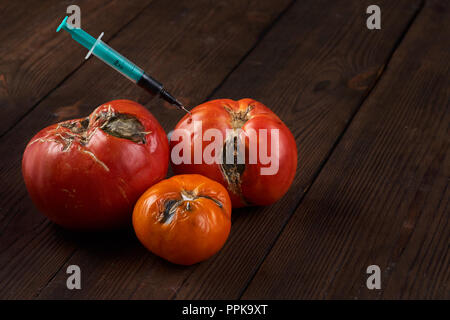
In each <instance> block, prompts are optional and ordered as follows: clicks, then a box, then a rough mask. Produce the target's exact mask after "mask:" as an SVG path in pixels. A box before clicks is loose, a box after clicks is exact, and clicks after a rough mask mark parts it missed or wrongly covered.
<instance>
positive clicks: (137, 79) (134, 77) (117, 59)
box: [56, 17, 190, 113]
mask: <svg viewBox="0 0 450 320" xmlns="http://www.w3.org/2000/svg"><path fill="white" fill-rule="evenodd" d="M67 19H68V17H65V18H64V20H63V21H62V22H61V24H60V25H59V26H58V28H57V29H56V32H59V31H60V30H61V29H64V30H66V31H67V32H69V33H70V35H71V36H72V38H73V39H74V40H75V41H77V42H78V43H80V44H81V45H83V46H84V47H85V48H87V49H88V50H89V52H88V53H87V55H86V57H85V59H87V58H89V56H90V55H91V54H93V55H94V56H96V57H97V58H99V59H100V60H102V61H103V62H104V63H106V64H107V65H109V66H110V67H112V68H113V69H115V70H117V71H119V72H120V73H121V74H123V75H124V76H125V77H127V78H128V79H130V80H131V81H133V82H134V83H136V84H137V85H138V86H140V87H142V88H144V89H145V90H147V91H149V92H150V93H151V94H159V95H160V96H161V98H163V99H164V100H166V101H167V102H169V103H171V104H174V105H176V106H177V107H178V108H180V109H183V110H184V111H186V112H188V113H190V112H189V111H188V110H187V109H186V108H185V107H184V105H183V104H182V103H181V102H180V101H178V100H177V99H176V98H175V97H174V96H173V95H171V94H170V93H169V92H167V91H166V89H164V86H163V85H162V84H161V83H160V82H159V81H157V80H155V79H154V78H152V77H151V76H149V75H148V74H146V73H145V72H144V70H142V69H141V68H139V67H138V66H137V65H135V64H134V63H132V62H131V61H130V60H128V59H127V58H125V57H124V56H122V55H121V54H120V53H118V52H117V51H115V50H114V49H113V48H111V47H110V46H108V45H107V44H106V43H104V42H103V41H102V40H101V38H102V36H103V32H102V33H101V34H100V36H99V37H98V38H97V39H95V38H94V37H92V36H91V35H89V34H88V33H87V32H85V31H84V30H82V29H80V28H74V27H72V26H71V25H69V24H68V23H67Z"/></svg>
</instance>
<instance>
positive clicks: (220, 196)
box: [133, 174, 231, 265]
mask: <svg viewBox="0 0 450 320" xmlns="http://www.w3.org/2000/svg"><path fill="white" fill-rule="evenodd" d="M133 227H134V230H135V232H136V236H137V237H138V239H139V240H140V241H141V243H142V244H143V245H144V246H145V247H146V248H147V249H148V250H149V251H151V252H153V253H154V254H156V255H158V256H160V257H162V258H164V259H166V260H168V261H170V262H172V263H176V264H181V265H192V264H195V263H197V262H200V261H203V260H206V259H208V258H209V257H211V256H212V255H214V254H215V253H216V252H217V251H219V250H220V249H221V248H222V246H223V245H224V243H225V242H226V240H227V238H228V235H229V233H230V228H231V200H230V197H229V195H228V192H227V190H226V189H225V188H224V187H223V186H222V185H221V184H219V183H217V182H215V181H213V180H211V179H208V178H206V177H204V176H201V175H196V174H193V175H178V176H173V177H171V178H169V179H166V180H163V181H161V182H159V183H157V184H155V185H153V186H152V187H150V188H149V189H148V190H147V191H146V192H145V193H144V194H143V195H142V196H141V197H140V198H139V200H138V201H137V203H136V205H135V208H134V211H133Z"/></svg>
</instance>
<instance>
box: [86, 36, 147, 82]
mask: <svg viewBox="0 0 450 320" xmlns="http://www.w3.org/2000/svg"><path fill="white" fill-rule="evenodd" d="M92 54H93V55H95V56H96V57H97V58H99V59H100V60H102V61H103V62H104V63H106V64H107V65H109V66H110V67H112V68H114V69H116V70H117V71H119V72H120V73H122V74H123V75H124V76H125V77H127V78H128V79H130V80H131V81H133V82H135V83H137V82H138V81H139V80H140V79H141V78H142V75H143V74H144V70H142V69H141V68H139V67H138V66H137V65H135V64H134V63H132V62H131V61H130V60H128V59H127V58H125V57H124V56H122V55H121V54H120V53H118V52H117V51H116V50H114V49H113V48H111V47H110V46H108V45H107V44H106V43H104V42H103V41H102V40H99V41H98V42H97V45H96V46H95V47H94V50H93V51H92Z"/></svg>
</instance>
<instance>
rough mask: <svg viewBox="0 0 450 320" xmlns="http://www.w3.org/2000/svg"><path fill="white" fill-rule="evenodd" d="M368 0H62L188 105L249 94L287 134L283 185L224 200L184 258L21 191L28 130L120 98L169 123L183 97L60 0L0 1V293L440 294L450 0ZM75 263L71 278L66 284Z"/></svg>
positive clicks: (445, 270)
mask: <svg viewBox="0 0 450 320" xmlns="http://www.w3.org/2000/svg"><path fill="white" fill-rule="evenodd" d="M372 2H374V1H366V0H364V1H356V0H355V1H346V0H336V1H331V0H329V1H324V0H308V1H305V0H302V1H290V0H277V1H272V0H258V1H243V0H230V1H206V0H205V1H192V0H186V1H185V0H180V1H170V2H169V1H166V0H138V1H132V2H131V1H130V2H129V1H106V0H99V1H87V0H85V1H77V2H75V3H76V4H78V5H79V6H80V7H81V12H82V20H81V22H82V27H83V29H85V30H86V31H88V32H89V33H91V34H92V35H98V34H100V32H102V31H104V32H105V36H104V38H103V40H105V41H106V42H108V43H109V44H110V45H111V46H112V47H113V48H115V49H116V50H118V51H119V52H121V53H123V54H124V55H125V56H126V57H128V58H130V59H131V60H133V61H134V62H135V63H137V64H138V65H139V66H142V67H143V68H144V69H145V70H147V71H148V72H149V73H150V74H152V75H153V76H155V77H156V78H157V79H159V80H161V81H162V82H163V83H164V84H165V85H166V87H167V88H168V89H169V90H170V91H171V92H173V93H174V94H175V95H176V96H178V97H179V98H180V99H181V100H182V101H184V102H186V103H187V104H188V105H189V106H195V105H197V104H199V103H201V102H203V101H206V100H210V99H213V98H232V99H240V98H244V97H252V98H255V99H257V100H259V101H261V102H263V103H264V104H266V105H267V106H269V107H270V108H272V109H273V110H274V111H275V112H276V113H277V114H278V115H279V116H280V117H281V119H282V120H283V121H284V122H285V123H286V124H287V126H288V127H289V128H290V129H291V130H292V132H293V134H294V136H295V138H296V141H297V146H298V150H299V165H298V169H297V175H296V178H295V181H294V183H293V185H292V187H291V189H290V191H289V192H288V193H287V194H286V195H285V196H284V197H283V198H282V199H281V200H280V201H278V202H277V203H276V204H274V205H272V206H268V207H253V208H246V209H240V210H235V211H233V219H232V222H233V226H232V231H231V234H230V237H229V239H228V241H227V243H226V245H225V247H224V248H223V249H222V250H221V251H220V252H219V253H218V254H216V255H215V256H214V257H212V258H211V259H209V260H207V261H205V262H202V263H199V264H197V265H194V266H191V267H182V266H176V265H173V264H170V263H168V262H166V261H164V260H162V259H160V258H158V257H156V256H155V255H153V254H151V253H149V252H147V251H146V250H145V249H144V248H143V246H142V245H141V244H140V243H139V242H138V241H137V239H136V238H135V236H134V233H133V231H132V230H130V231H129V232H113V233H106V234H105V233H102V234H82V233H75V232H69V231H66V230H64V229H62V228H59V227H57V226H55V225H54V224H52V223H50V222H49V221H48V220H47V219H46V218H45V217H44V216H43V215H42V214H40V213H39V212H38V211H37V209H36V208H35V207H34V205H33V204H32V202H31V200H30V198H29V197H28V194H27V191H26V189H25V186H24V183H23V180H22V176H21V168H20V166H21V155H22V153H23V151H24V148H25V146H26V143H27V142H28V141H29V139H30V138H31V137H32V136H33V135H34V134H35V133H36V132H37V131H39V130H40V129H42V128H44V127H45V126H47V125H50V124H52V123H55V122H58V121H61V120H65V119H71V118H76V117H80V116H83V115H87V114H89V113H90V112H91V111H92V110H93V109H94V108H95V107H96V106H98V105H100V104H101V103H103V102H106V101H109V100H112V99H117V98H127V99H132V100H135V101H138V102H140V103H141V104H143V105H145V106H146V107H148V108H149V109H150V110H151V111H152V113H153V114H154V115H155V116H156V117H157V118H158V119H159V121H160V122H161V124H162V125H163V127H164V128H165V130H167V131H169V130H171V129H172V128H173V127H174V125H175V124H176V123H177V121H178V120H179V119H180V117H181V114H180V112H178V111H177V110H176V109H175V108H174V107H171V106H168V105H167V104H164V103H163V102H161V101H157V99H153V100H151V98H150V97H149V95H148V94H147V93H146V92H145V91H143V90H142V89H140V88H139V87H137V86H135V85H133V84H132V83H131V82H129V81H128V80H126V79H125V78H123V77H122V76H121V75H119V74H118V73H116V72H114V71H113V70H111V69H110V68H108V67H107V66H105V65H104V64H103V63H102V62H100V61H99V60H97V59H95V58H91V59H89V60H87V61H84V59H83V57H84V55H85V54H86V50H85V49H84V48H82V47H81V46H79V45H78V44H76V43H75V42H74V41H73V40H71V39H70V37H69V36H68V35H67V34H61V33H59V34H56V33H55V29H56V27H57V26H58V24H59V22H60V21H61V19H62V18H63V17H64V15H65V12H66V6H67V5H68V3H66V2H63V3H59V2H56V1H50V0H42V1H39V2H35V1H30V0H24V1H2V2H1V3H0V13H1V17H2V18H1V19H0V111H1V121H0V135H1V138H0V139H1V143H0V154H1V162H0V174H1V185H0V188H1V197H0V208H1V216H0V219H1V224H0V230H1V231H0V297H1V298H7V299H16V298H25V299H49V298H68V299H86V298H88V299H91V298H96V299H109V298H119V299H239V298H241V299H281V298H287V299H336V298H345V299H411V298H425V299H428V298H438V299H449V298H450V295H449V293H450V290H449V282H450V280H449V277H450V268H449V258H450V255H449V243H450V228H449V198H450V197H449V195H450V191H449V187H448V182H449V164H450V159H449V156H450V153H449V123H450V113H449V100H450V99H449V88H450V82H449V62H450V24H449V21H450V2H449V1H445V0H442V1H438V0H436V1H433V0H430V1H420V0H417V1H416V0H404V1H389V0H378V1H376V4H377V5H378V6H379V7H380V8H381V30H369V29H368V28H367V27H366V19H367V18H368V16H369V15H368V14H366V8H367V6H368V5H370V4H373V3H372ZM71 3H72V2H71ZM374 3H375V2H374ZM74 264H75V265H78V266H80V268H81V270H82V289H81V290H68V289H67V288H66V280H67V277H68V275H67V274H66V270H67V267H68V266H69V265H74ZM369 265H378V266H379V267H380V270H381V289H380V290H376V289H375V290H369V289H368V288H367V287H366V280H367V278H368V277H369V275H368V274H367V273H366V270H367V267H368V266H369Z"/></svg>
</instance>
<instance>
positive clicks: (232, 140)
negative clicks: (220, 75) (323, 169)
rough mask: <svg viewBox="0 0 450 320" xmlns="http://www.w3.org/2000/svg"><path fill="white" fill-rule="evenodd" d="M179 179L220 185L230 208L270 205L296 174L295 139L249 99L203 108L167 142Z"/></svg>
mask: <svg viewBox="0 0 450 320" xmlns="http://www.w3.org/2000/svg"><path fill="white" fill-rule="evenodd" d="M170 140H171V141H170V149H171V163H172V167H173V170H174V172H175V173H177V174H192V173H196V174H201V175H204V176H206V177H208V178H210V179H213V180H215V181H217V182H220V183H221V184H222V185H224V186H225V187H226V188H227V189H228V191H229V193H230V197H231V200H232V203H233V207H234V208H237V207H243V206H249V205H269V204H272V203H274V202H275V201H277V200H278V199H280V198H281V197H282V196H283V195H284V194H285V193H286V192H287V190H288V189H289V187H290V185H291V184H292V181H293V179H294V176H295V172H296V168H297V146H296V142H295V139H294V136H293V135H292V133H291V132H290V130H289V129H288V128H287V126H286V125H285V124H284V123H283V122H282V121H281V120H280V118H279V117H278V116H277V115H276V114H275V113H274V112H272V111H271V110H270V109H269V108H268V107H266V106H265V105H263V104H262V103H260V102H258V101H255V100H253V99H241V100H239V101H234V100H230V99H218V100H213V101H209V102H206V103H203V104H201V105H199V106H197V107H195V108H193V109H192V110H191V115H186V116H185V117H184V118H183V119H181V120H180V122H178V124H177V125H176V127H175V129H174V130H173V132H172V134H171V137H170Z"/></svg>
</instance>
